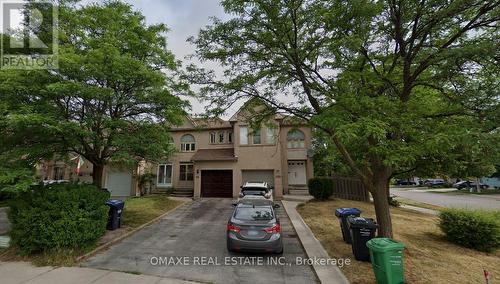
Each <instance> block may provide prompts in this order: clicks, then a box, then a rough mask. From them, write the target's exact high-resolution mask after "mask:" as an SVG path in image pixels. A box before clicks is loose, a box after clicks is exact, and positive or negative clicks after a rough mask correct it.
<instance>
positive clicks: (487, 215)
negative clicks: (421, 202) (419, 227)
mask: <svg viewBox="0 0 500 284" xmlns="http://www.w3.org/2000/svg"><path fill="white" fill-rule="evenodd" d="M439 218H440V222H439V227H440V228H441V230H442V231H443V232H444V233H445V235H446V238H447V239H448V240H449V241H451V242H454V243H456V244H458V245H461V246H464V247H468V248H473V249H476V250H479V251H486V252H491V251H494V250H495V249H497V248H498V247H500V212H498V211H479V210H476V211H472V210H466V209H445V210H443V211H441V212H440V214H439Z"/></svg>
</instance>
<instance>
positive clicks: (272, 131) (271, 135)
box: [266, 127, 276, 144]
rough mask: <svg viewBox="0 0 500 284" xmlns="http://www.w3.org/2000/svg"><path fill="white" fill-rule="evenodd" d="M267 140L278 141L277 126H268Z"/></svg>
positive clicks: (271, 142) (272, 142)
mask: <svg viewBox="0 0 500 284" xmlns="http://www.w3.org/2000/svg"><path fill="white" fill-rule="evenodd" d="M266 142H267V143H268V144H274V143H275V142H276V128H274V127H267V128H266Z"/></svg>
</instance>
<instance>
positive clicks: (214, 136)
mask: <svg viewBox="0 0 500 284" xmlns="http://www.w3.org/2000/svg"><path fill="white" fill-rule="evenodd" d="M216 142H217V134H216V133H215V132H210V144H215V143H216Z"/></svg>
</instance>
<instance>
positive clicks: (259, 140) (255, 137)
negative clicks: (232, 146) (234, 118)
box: [252, 129, 262, 145]
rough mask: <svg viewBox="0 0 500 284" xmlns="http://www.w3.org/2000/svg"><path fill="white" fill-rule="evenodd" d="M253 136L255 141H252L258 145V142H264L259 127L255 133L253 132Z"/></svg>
mask: <svg viewBox="0 0 500 284" xmlns="http://www.w3.org/2000/svg"><path fill="white" fill-rule="evenodd" d="M252 137H253V139H252V140H253V141H252V143H253V144H254V145H258V144H262V140H261V139H260V129H257V130H255V131H254V132H253V133H252Z"/></svg>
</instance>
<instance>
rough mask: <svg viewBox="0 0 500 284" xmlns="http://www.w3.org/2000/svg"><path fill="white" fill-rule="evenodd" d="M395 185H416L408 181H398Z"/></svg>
mask: <svg viewBox="0 0 500 284" xmlns="http://www.w3.org/2000/svg"><path fill="white" fill-rule="evenodd" d="M396 185H417V183H416V182H414V181H412V180H408V179H398V180H396Z"/></svg>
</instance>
